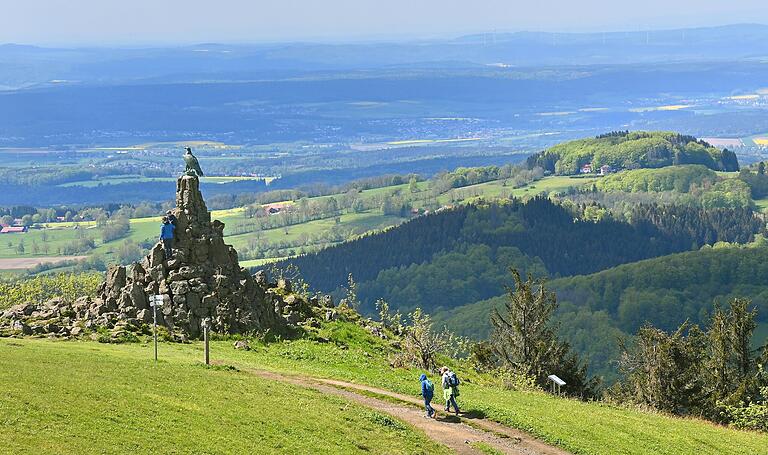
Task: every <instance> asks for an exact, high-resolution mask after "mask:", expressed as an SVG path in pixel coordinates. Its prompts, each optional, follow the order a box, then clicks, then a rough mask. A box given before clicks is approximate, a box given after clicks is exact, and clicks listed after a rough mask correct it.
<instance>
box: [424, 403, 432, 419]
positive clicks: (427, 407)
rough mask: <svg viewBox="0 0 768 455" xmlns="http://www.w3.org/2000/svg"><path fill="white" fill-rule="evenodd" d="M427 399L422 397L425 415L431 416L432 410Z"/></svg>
mask: <svg viewBox="0 0 768 455" xmlns="http://www.w3.org/2000/svg"><path fill="white" fill-rule="evenodd" d="M430 407H431V406H429V400H427V399H426V398H424V410H425V411H427V417H432V411H431V410H430Z"/></svg>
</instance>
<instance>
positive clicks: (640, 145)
mask: <svg viewBox="0 0 768 455" xmlns="http://www.w3.org/2000/svg"><path fill="white" fill-rule="evenodd" d="M679 164H701V165H704V166H706V167H708V168H710V169H713V170H716V171H725V172H732V171H738V170H739V163H738V159H737V158H736V154H735V153H733V152H731V151H729V150H727V149H724V150H719V149H717V148H715V147H712V146H711V145H709V144H707V143H706V142H704V141H701V140H698V139H696V138H695V137H693V136H685V135H681V134H678V133H673V132H663V131H654V132H646V131H633V132H629V131H617V132H613V133H608V134H603V135H600V136H597V137H595V138H590V139H579V140H575V141H570V142H564V143H562V144H558V145H555V146H553V147H550V148H548V149H546V150H544V151H543V152H540V153H537V154H535V155H532V156H530V157H529V158H528V167H529V168H531V169H532V168H534V167H541V168H543V169H544V170H545V171H546V172H550V173H554V174H557V175H574V174H579V173H584V172H585V173H592V172H596V171H597V170H599V169H600V168H602V167H603V166H607V172H615V171H616V170H621V169H637V168H658V167H664V166H671V165H679ZM585 167H588V170H587V169H585Z"/></svg>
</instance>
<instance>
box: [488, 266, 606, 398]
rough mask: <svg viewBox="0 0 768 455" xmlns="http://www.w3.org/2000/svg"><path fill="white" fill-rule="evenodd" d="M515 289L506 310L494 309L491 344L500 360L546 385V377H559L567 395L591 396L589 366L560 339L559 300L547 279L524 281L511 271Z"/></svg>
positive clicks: (509, 293)
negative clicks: (555, 320)
mask: <svg viewBox="0 0 768 455" xmlns="http://www.w3.org/2000/svg"><path fill="white" fill-rule="evenodd" d="M510 272H511V274H512V277H513V279H514V287H511V286H507V301H506V302H505V304H504V309H503V310H501V311H499V310H497V309H494V310H493V313H492V314H491V325H492V327H493V332H492V335H491V343H492V346H493V349H494V351H495V353H496V355H497V356H498V357H499V359H500V360H501V361H502V362H503V363H504V364H505V365H507V366H508V367H510V368H511V369H512V370H513V371H515V372H516V373H519V374H523V375H526V376H530V377H532V378H534V379H535V380H536V382H537V383H538V384H539V385H540V386H542V387H546V386H547V376H549V375H550V374H556V375H557V376H559V377H560V378H561V379H563V380H564V381H565V382H566V384H567V389H566V393H569V394H571V395H576V396H592V395H593V394H594V393H595V389H596V388H597V385H598V381H597V379H595V378H591V379H589V378H587V373H586V371H587V366H586V365H584V364H582V363H581V362H580V361H579V358H578V355H577V354H576V353H574V352H573V351H572V350H571V347H570V346H569V345H568V343H564V342H562V341H560V340H559V339H558V337H557V325H556V324H553V323H552V321H551V319H552V315H553V313H554V311H555V310H556V309H557V298H556V296H555V294H554V293H553V292H550V291H548V290H547V289H546V287H545V283H544V280H541V279H534V278H533V277H531V276H528V278H527V279H526V280H525V281H523V279H522V277H521V276H520V272H519V271H517V270H516V269H511V270H510Z"/></svg>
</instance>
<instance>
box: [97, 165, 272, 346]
mask: <svg viewBox="0 0 768 455" xmlns="http://www.w3.org/2000/svg"><path fill="white" fill-rule="evenodd" d="M174 215H175V216H176V219H177V222H176V239H175V240H174V245H173V248H174V255H173V257H172V258H167V257H165V254H164V252H163V248H162V245H161V244H160V243H158V244H157V245H155V246H154V248H152V250H151V251H150V254H149V255H148V256H147V257H146V258H145V259H144V260H143V261H142V263H137V264H133V265H131V266H129V267H128V268H126V267H121V266H115V267H110V268H109V271H108V272H107V276H106V280H105V282H104V284H103V285H102V287H101V289H100V291H101V292H100V299H101V301H102V302H103V304H102V305H101V306H100V307H99V308H98V310H99V311H97V314H99V315H101V314H104V313H106V312H110V311H112V312H114V311H117V312H126V311H130V313H131V314H130V317H131V318H138V319H140V320H142V321H145V322H146V321H147V319H149V317H148V316H149V314H148V313H150V312H149V311H146V310H150V307H149V296H150V293H155V292H156V293H158V294H162V295H165V296H166V298H165V300H164V301H165V304H164V308H163V309H162V311H161V313H162V315H163V316H162V317H161V318H159V322H161V323H162V324H163V325H166V326H168V328H169V329H170V330H171V331H172V332H174V333H178V334H181V335H185V336H191V337H195V336H198V334H200V333H201V331H202V322H203V320H204V319H205V318H211V319H212V324H211V328H212V329H213V330H214V331H218V332H224V333H243V332H249V331H255V330H266V329H270V330H272V331H282V329H283V328H284V327H285V318H284V317H283V315H282V314H280V313H278V312H277V311H275V304H274V303H272V302H268V301H267V299H266V298H265V297H266V290H267V287H266V286H267V284H266V282H265V280H261V279H260V280H254V279H253V277H251V275H250V274H249V273H248V271H247V270H245V269H244V268H242V267H240V264H239V262H238V256H237V251H235V249H234V248H233V247H232V246H231V245H227V244H226V243H225V242H224V223H222V222H221V221H218V220H215V221H211V213H210V212H209V211H208V208H207V207H206V204H205V201H204V200H203V196H202V194H201V193H200V182H199V180H198V178H197V177H195V176H187V175H185V176H182V177H180V178H179V179H178V181H177V185H176V209H175V210H174ZM159 313H160V312H159Z"/></svg>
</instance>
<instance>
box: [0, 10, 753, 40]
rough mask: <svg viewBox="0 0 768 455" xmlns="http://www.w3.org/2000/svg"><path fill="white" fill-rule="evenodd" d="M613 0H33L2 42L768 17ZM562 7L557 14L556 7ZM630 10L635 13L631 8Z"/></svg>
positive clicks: (14, 16)
mask: <svg viewBox="0 0 768 455" xmlns="http://www.w3.org/2000/svg"><path fill="white" fill-rule="evenodd" d="M624 3H625V4H624V5H622V4H617V3H616V2H609V1H607V0H585V1H583V2H579V3H578V4H576V3H563V2H561V1H558V0H542V1H540V2H537V3H536V4H526V5H514V6H511V5H510V4H509V3H508V2H504V1H502V0H479V1H478V2H475V3H474V4H473V5H472V6H471V7H469V6H468V5H467V2H463V1H459V0H444V1H437V0H423V1H421V2H419V3H418V4H413V3H412V2H407V1H405V0H392V1H390V2H387V3H386V4H383V3H379V2H373V1H352V0H329V1H326V2H322V4H319V3H317V2H309V1H306V0H286V1H283V2H281V3H280V4H270V5H263V4H261V5H254V4H253V3H252V2H249V1H247V0H223V1H221V2H217V3H215V4H214V3H210V2H206V1H202V0H187V1H182V0H166V1H164V2H162V3H161V4H158V2H154V1H152V0H135V1H133V2H130V3H119V4H115V3H111V2H102V1H98V0H78V1H77V2H76V6H73V5H72V3H71V2H64V1H59V0H30V1H27V2H24V3H12V4H7V5H4V6H3V14H2V16H0V43H18V44H31V45H43V46H71V45H96V46H99V45H101V46H104V45H149V44H193V43H202V42H221V43H255V42H275V41H350V40H403V39H417V38H435V37H448V36H459V35H463V34H471V33H480V32H492V31H494V30H495V31H498V32H514V31H549V32H609V31H638V30H655V29H670V28H690V27H707V26H720V25H730V24H741V23H756V22H759V21H760V18H763V17H766V13H768V5H766V4H765V2H763V1H760V0H744V1H740V2H738V4H734V3H730V4H724V3H723V2H720V1H717V0H704V1H698V2H697V1H694V0H682V1H678V2H675V3H674V4H671V3H670V2H665V1H662V0H648V1H646V2H644V3H643V4H642V9H638V8H637V6H638V5H636V4H633V3H630V2H624ZM552 11H558V14H552ZM628 11H629V12H628Z"/></svg>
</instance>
